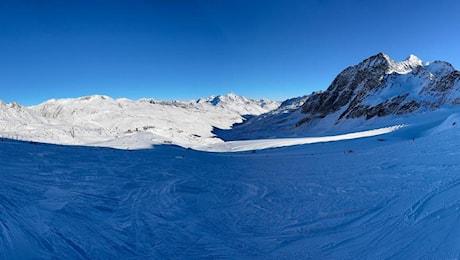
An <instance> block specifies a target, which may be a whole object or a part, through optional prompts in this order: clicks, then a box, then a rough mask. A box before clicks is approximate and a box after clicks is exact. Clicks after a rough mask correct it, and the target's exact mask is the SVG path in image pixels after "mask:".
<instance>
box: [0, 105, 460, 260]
mask: <svg viewBox="0 0 460 260" xmlns="http://www.w3.org/2000/svg"><path fill="white" fill-rule="evenodd" d="M421 119H425V120H421ZM459 120H460V116H459V113H458V112H455V111H444V112H443V113H437V114H436V113H433V114H427V115H425V116H421V117H419V118H418V119H413V121H412V122H407V126H406V127H403V128H399V129H395V130H394V131H391V132H388V133H384V134H382V135H379V136H369V137H363V138H358V139H353V140H342V141H335V142H321V143H315V144H307V145H297V146H292V147H284V148H275V149H267V150H258V151H256V152H255V153H254V152H237V153H209V152H200V151H195V150H192V149H186V148H181V147H178V146H172V145H156V146H153V148H151V149H144V150H134V151H128V150H117V149H110V148H96V147H83V146H62V145H47V144H35V143H28V142H18V141H11V140H8V139H4V140H3V141H0V173H1V175H2V176H1V177H2V181H1V182H0V212H1V213H0V258H1V259H56V258H57V259H115V258H116V259H139V258H140V259H171V258H173V259H203V258H205V259H206V258H209V259H221V258H224V259H310V258H313V259H362V258H365V259H385V258H392V259H420V258H422V259H426V258H428V259H433V258H435V259H456V258H459V257H460V236H459V234H460V221H459V219H460V197H459V196H458V194H459V193H460V175H459V172H460V161H459V160H458V158H459V156H460V142H459V141H458V140H460V129H459V128H458V127H459V125H458V123H459V122H460V121H459ZM252 145H255V144H252Z"/></svg>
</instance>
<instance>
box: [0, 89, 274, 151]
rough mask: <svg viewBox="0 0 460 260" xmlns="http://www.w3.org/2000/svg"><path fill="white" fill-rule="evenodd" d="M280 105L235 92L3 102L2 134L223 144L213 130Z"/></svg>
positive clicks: (121, 143)
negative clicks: (186, 97) (185, 97)
mask: <svg viewBox="0 0 460 260" xmlns="http://www.w3.org/2000/svg"><path fill="white" fill-rule="evenodd" d="M278 106H279V103H278V102H273V101H269V100H266V99H262V100H254V99H248V98H245V97H241V96H238V95H235V94H227V95H223V96H222V95H221V96H218V97H212V98H209V99H201V100H199V101H156V100H153V99H141V100H137V101H133V100H129V99H112V98H110V97H108V96H103V95H93V96H88V97H82V98H69V99H52V100H49V101H47V102H44V103H42V104H40V105H38V106H33V107H23V106H20V105H18V104H14V103H12V104H4V103H3V104H0V137H6V138H10V139H17V140H26V141H35V142H45V143H54V144H69V145H90V146H107V147H112V148H120V149H140V148H147V147H150V146H151V145H153V144H159V143H168V144H169V143H172V144H177V145H181V146H183V147H190V146H196V145H207V144H213V143H219V142H222V140H220V139H218V138H216V136H215V134H214V133H213V130H214V129H215V128H219V129H229V128H231V126H232V125H233V124H236V123H241V122H243V121H244V120H245V116H246V115H248V114H250V115H259V114H262V113H265V112H268V111H271V110H273V109H275V108H277V107H278Z"/></svg>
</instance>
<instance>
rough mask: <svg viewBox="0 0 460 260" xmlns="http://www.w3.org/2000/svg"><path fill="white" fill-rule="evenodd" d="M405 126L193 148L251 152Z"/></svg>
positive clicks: (387, 130)
mask: <svg viewBox="0 0 460 260" xmlns="http://www.w3.org/2000/svg"><path fill="white" fill-rule="evenodd" d="M405 126H406V125H395V126H389V127H383V128H378V129H374V130H367V131H362V132H355V133H348V134H341V135H333V136H322V137H304V138H277V139H260V140H244V141H230V142H225V143H219V144H215V145H212V146H206V147H193V149H196V150H202V151H208V152H243V151H252V150H261V149H268V148H277V147H284V146H292V145H301V144H313V143H323V142H334V141H342V140H350V139H357V138H363V137H371V136H378V135H383V134H388V133H391V132H393V131H395V130H398V129H400V128H403V127H405Z"/></svg>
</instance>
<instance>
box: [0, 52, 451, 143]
mask: <svg viewBox="0 0 460 260" xmlns="http://www.w3.org/2000/svg"><path fill="white" fill-rule="evenodd" d="M457 104H460V72H459V71H457V70H456V69H455V68H454V67H453V66H452V65H451V64H449V63H448V62H444V61H434V62H432V63H428V62H425V63H424V62H422V60H420V59H419V58H417V57H416V56H414V55H410V56H409V57H408V58H407V59H406V60H404V61H401V62H396V61H394V60H393V59H391V58H390V57H389V56H388V55H386V54H384V53H378V54H377V55H374V56H372V57H369V58H367V59H365V60H363V61H362V62H360V63H359V64H357V65H354V66H350V67H348V68H346V69H344V70H343V71H342V72H340V73H339V74H338V75H337V77H336V78H335V79H334V80H333V81H332V83H331V84H330V86H329V87H328V88H327V89H326V90H325V91H317V92H313V93H311V94H309V95H305V96H303V97H297V98H292V99H289V100H286V101H284V102H282V103H281V104H280V103H279V102H275V101H270V100H267V99H261V100H255V99H249V98H245V97H242V96H238V95H235V94H233V93H231V94H227V95H220V96H211V97H209V98H202V99H199V100H194V101H186V102H184V101H157V100H155V99H141V100H137V101H133V100H129V99H123V98H122V99H112V98H110V97H108V96H102V95H94V96H88V97H82V98H70V99H52V100H49V101H46V102H44V103H42V104H39V105H37V106H31V107H24V106H22V105H20V104H17V103H10V104H5V103H3V102H0V135H1V136H2V137H6V138H12V139H20V140H30V141H37V142H47V143H58V144H75V145H92V146H109V147H115V148H124V149H135V148H145V147H150V146H151V145H152V144H156V143H172V144H177V145H181V146H184V147H192V148H196V147H202V146H206V145H210V144H217V143H222V142H223V140H226V141H229V140H242V139H261V138H279V137H305V136H318V135H324V134H332V133H346V132H350V131H355V130H369V129H373V128H376V127H384V126H388V125H390V124H393V122H398V123H400V119H401V118H404V117H406V116H408V115H411V114H414V113H426V112H430V111H434V110H437V109H439V108H444V107H448V106H453V105H457ZM398 120H399V121H398Z"/></svg>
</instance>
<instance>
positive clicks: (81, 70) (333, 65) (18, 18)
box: [0, 0, 460, 105]
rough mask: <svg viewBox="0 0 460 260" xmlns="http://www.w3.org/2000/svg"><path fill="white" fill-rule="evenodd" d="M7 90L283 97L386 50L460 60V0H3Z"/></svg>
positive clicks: (20, 98) (28, 94) (15, 97)
mask: <svg viewBox="0 0 460 260" xmlns="http://www.w3.org/2000/svg"><path fill="white" fill-rule="evenodd" d="M0 24H1V26H0V99H2V100H4V101H6V102H11V101H16V102H19V103H22V104H25V105H32V104H38V103H40V102H42V101H44V100H47V99H50V98H55V97H56V98H62V97H78V96H85V95H91V94H105V95H109V96H112V97H115V98H117V97H128V98H131V99H137V98H141V97H154V98H157V99H163V100H170V99H179V100H188V99H195V98H199V97H206V96H209V95H213V94H214V95H216V94H225V93H228V92H234V93H236V94H240V95H245V96H248V97H253V98H261V97H267V98H271V99H275V100H283V99H286V98H289V97H294V96H300V95H305V94H309V93H311V92H312V91H314V90H320V89H326V88H327V87H328V85H329V84H330V82H331V81H332V80H333V79H334V77H335V76H336V75H337V74H338V73H339V72H340V71H341V70H342V69H344V68H345V67H347V66H349V65H354V64H356V63H358V62H359V61H361V60H363V59H365V58H367V57H368V56H371V55H374V54H376V53H378V52H380V51H383V52H385V53H387V54H388V55H390V56H391V57H392V58H394V59H396V60H403V59H405V58H406V57H407V56H408V55H409V54H411V53H413V54H415V55H417V56H418V57H420V58H421V59H422V60H424V61H433V60H437V59H439V60H446V61H449V62H451V63H452V64H453V65H454V66H455V67H456V68H457V69H458V68H459V66H460V56H459V54H460V1H456V0H451V1H447V0H436V1H434V0H424V1H415V0H414V1H409V0H395V1H385V0H381V1H365V0H361V1H359V0H303V1H302V0H300V1H290V0H279V1H271V0H260V1H257V0H226V1H224V0H222V1H221V0H208V1H205V0H203V1H199V0H183V1H175V0H167V1H142V0H136V1H128V0H126V1H118V0H110V1H109V0H107V1H103V0H91V1H85V0H80V1H74V0H65V1H63V0H40V1H34V0H29V1H20V0H11V1H6V0H4V1H0Z"/></svg>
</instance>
